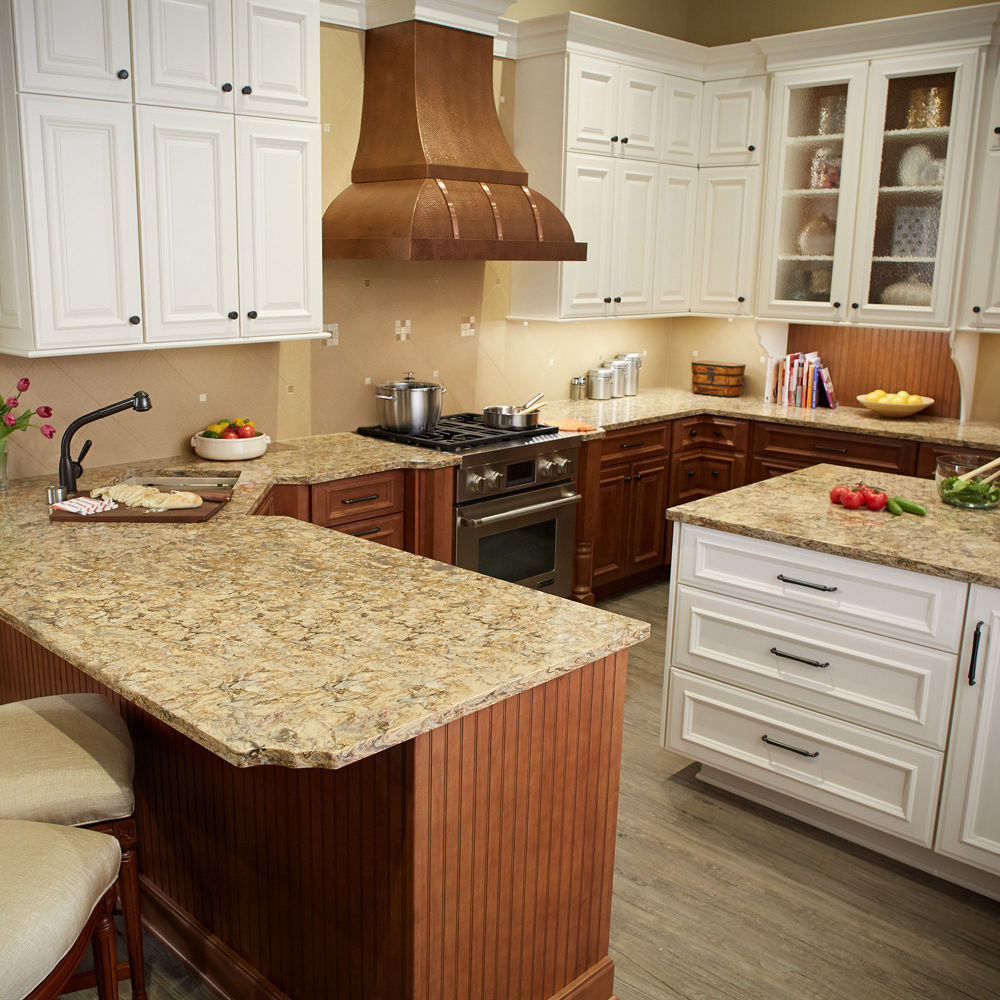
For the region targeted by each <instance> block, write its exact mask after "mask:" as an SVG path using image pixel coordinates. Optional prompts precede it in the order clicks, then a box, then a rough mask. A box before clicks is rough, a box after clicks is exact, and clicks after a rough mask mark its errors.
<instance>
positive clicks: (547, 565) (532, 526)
mask: <svg viewBox="0 0 1000 1000" xmlns="http://www.w3.org/2000/svg"><path fill="white" fill-rule="evenodd" d="M358 433H359V434H366V435H368V436H369V437H380V438H385V439H388V440H391V441H397V442H399V443H401V444H410V445H417V446H418V447H424V448H437V449H439V450H441V451H453V452H458V453H460V454H461V456H462V462H461V465H460V466H459V467H458V469H457V470H456V480H455V562H456V564H457V565H458V566H462V567H463V568H465V569H471V570H475V571H476V572H477V573H484V574H486V575H487V576H492V577H496V578H497V579H500V580H508V581H510V582H511V583H520V584H523V585H524V586H526V587H533V588H535V589H536V590H544V591H545V592H546V593H550V594H556V595H558V596H560V597H568V596H569V594H570V589H571V587H572V582H573V581H572V575H573V541H574V526H575V522H576V504H578V503H579V502H580V494H579V493H578V492H577V490H576V470H577V455H578V452H579V449H580V439H579V437H576V436H574V435H565V434H560V433H559V429H558V428H557V427H551V426H548V425H544V424H540V425H539V426H537V427H534V428H531V429H530V430H523V431H509V430H497V429H494V428H490V427H486V426H484V425H483V423H482V417H481V415H480V414H475V413H460V414H455V415H453V416H450V417H442V418H441V420H440V421H439V422H438V424H437V426H436V427H435V428H434V430H433V431H432V432H430V433H428V434H414V435H408V434H396V433H394V432H392V431H386V430H384V429H383V428H381V427H359V428H358Z"/></svg>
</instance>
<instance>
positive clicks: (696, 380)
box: [691, 361, 746, 396]
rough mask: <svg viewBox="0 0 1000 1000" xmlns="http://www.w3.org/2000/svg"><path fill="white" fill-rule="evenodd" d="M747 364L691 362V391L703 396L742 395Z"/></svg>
mask: <svg viewBox="0 0 1000 1000" xmlns="http://www.w3.org/2000/svg"><path fill="white" fill-rule="evenodd" d="M745 368H746V365H726V364H721V363H720V362H717V361H692V362H691V391H692V392H695V393H697V394H698V395H701V396H742V395H743V371H744V369H745Z"/></svg>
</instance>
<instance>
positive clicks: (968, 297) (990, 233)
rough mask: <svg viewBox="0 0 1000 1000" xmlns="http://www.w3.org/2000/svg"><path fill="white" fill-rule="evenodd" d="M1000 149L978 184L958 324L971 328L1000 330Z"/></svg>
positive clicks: (989, 160) (990, 156) (992, 154)
mask: <svg viewBox="0 0 1000 1000" xmlns="http://www.w3.org/2000/svg"><path fill="white" fill-rule="evenodd" d="M998 219H1000V151H998V152H993V151H991V152H990V153H989V154H988V155H987V156H986V160H985V164H984V166H983V170H982V174H981V177H980V186H979V208H978V211H976V213H975V215H974V217H973V223H972V225H973V231H972V232H973V235H972V243H971V245H970V250H969V254H968V258H967V260H968V265H967V268H966V279H965V281H966V285H965V295H964V299H963V303H962V311H961V313H960V315H959V318H958V326H960V327H963V328H965V329H968V330H994V331H996V330H1000V225H998V224H997V220H998Z"/></svg>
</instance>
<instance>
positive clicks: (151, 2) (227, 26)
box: [132, 0, 234, 111]
mask: <svg viewBox="0 0 1000 1000" xmlns="http://www.w3.org/2000/svg"><path fill="white" fill-rule="evenodd" d="M132 30H133V36H134V41H135V99H136V103H137V104H167V105H170V106H171V107H182V108H203V109H205V110H207V111H232V110H233V106H234V104H233V102H234V99H233V12H232V7H231V6H230V3H229V0H144V2H143V3H134V4H133V5H132ZM224 88H228V89H224Z"/></svg>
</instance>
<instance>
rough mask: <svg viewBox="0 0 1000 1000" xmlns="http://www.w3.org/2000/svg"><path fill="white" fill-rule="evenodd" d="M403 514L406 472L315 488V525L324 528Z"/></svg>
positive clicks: (313, 492) (359, 478)
mask: <svg viewBox="0 0 1000 1000" xmlns="http://www.w3.org/2000/svg"><path fill="white" fill-rule="evenodd" d="M402 510H403V472H402V470H401V469H396V470H394V471H392V472H377V473H375V474H374V475H371V476H358V477H356V478H354V479H338V480H336V481H335V482H332V483H319V484H317V485H316V486H313V487H312V516H313V524H320V525H323V526H324V527H330V526H332V525H336V524H341V523H346V522H348V521H358V520H361V519H362V518H366V517H373V516H375V515H382V514H391V513H398V512H401V511H402Z"/></svg>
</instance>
